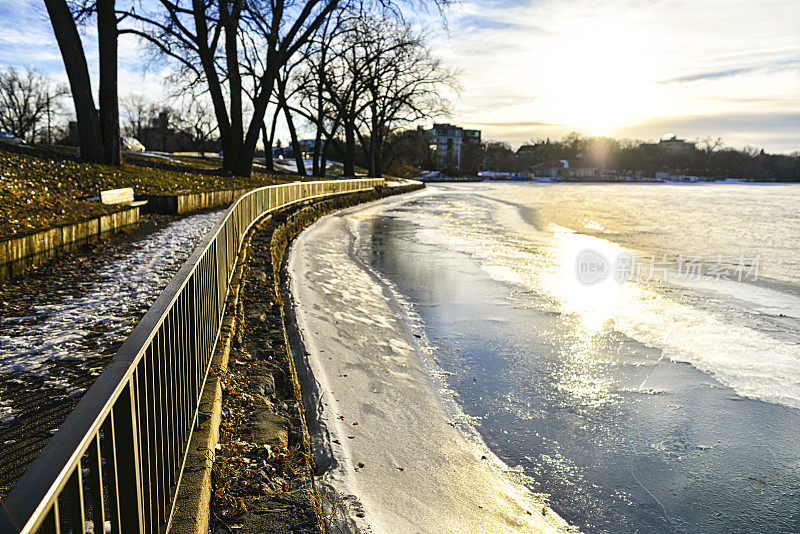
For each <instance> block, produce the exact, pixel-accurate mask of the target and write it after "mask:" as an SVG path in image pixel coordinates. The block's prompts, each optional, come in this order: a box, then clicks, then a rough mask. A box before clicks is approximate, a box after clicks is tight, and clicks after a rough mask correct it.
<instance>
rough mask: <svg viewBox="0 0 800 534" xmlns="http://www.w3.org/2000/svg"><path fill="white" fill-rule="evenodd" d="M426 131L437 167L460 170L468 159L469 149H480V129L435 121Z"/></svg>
mask: <svg viewBox="0 0 800 534" xmlns="http://www.w3.org/2000/svg"><path fill="white" fill-rule="evenodd" d="M427 132H428V134H429V135H430V136H431V150H432V151H433V161H434V164H435V165H436V168H437V169H459V170H460V169H461V168H462V167H464V166H465V164H466V160H467V159H469V155H468V153H469V152H470V151H471V150H472V151H475V152H477V151H479V150H480V146H481V131H480V130H466V129H464V128H462V127H461V126H455V125H453V124H444V123H442V124H439V123H437V124H434V125H433V128H432V129H430V130H427Z"/></svg>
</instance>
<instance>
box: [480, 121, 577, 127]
mask: <svg viewBox="0 0 800 534" xmlns="http://www.w3.org/2000/svg"><path fill="white" fill-rule="evenodd" d="M470 124H471V125H473V126H485V127H490V128H554V127H563V126H564V125H563V124H552V123H549V122H539V121H516V122H471V123H470Z"/></svg>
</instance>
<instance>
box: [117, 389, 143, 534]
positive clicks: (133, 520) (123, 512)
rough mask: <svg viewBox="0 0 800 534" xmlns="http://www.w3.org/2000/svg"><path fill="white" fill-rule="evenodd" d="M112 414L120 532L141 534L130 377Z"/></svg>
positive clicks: (137, 458) (133, 409) (133, 391)
mask: <svg viewBox="0 0 800 534" xmlns="http://www.w3.org/2000/svg"><path fill="white" fill-rule="evenodd" d="M112 413H113V414H114V419H113V425H114V453H115V455H116V458H115V459H114V460H115V461H114V463H115V465H116V468H117V495H118V496H119V519H120V522H121V526H122V529H121V530H122V532H124V533H125V534H128V533H129V532H133V533H137V532H138V533H139V534H141V533H142V494H141V491H140V488H141V485H140V482H139V474H140V470H139V451H138V444H139V438H138V436H137V434H138V432H139V429H138V428H137V424H136V423H137V422H136V398H135V389H134V384H133V378H131V379H130V380H129V381H128V384H126V387H125V388H124V389H123V390H122V393H121V394H120V396H119V398H118V399H117V402H116V403H115V404H114V407H113V408H112Z"/></svg>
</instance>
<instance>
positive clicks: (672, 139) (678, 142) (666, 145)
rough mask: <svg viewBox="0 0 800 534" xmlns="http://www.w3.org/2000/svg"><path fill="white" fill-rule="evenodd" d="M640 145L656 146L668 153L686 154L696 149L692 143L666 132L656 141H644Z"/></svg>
mask: <svg viewBox="0 0 800 534" xmlns="http://www.w3.org/2000/svg"><path fill="white" fill-rule="evenodd" d="M642 146H651V147H656V148H657V149H658V150H659V151H661V152H662V153H664V154H669V155H676V154H686V153H688V152H692V151H693V150H696V149H697V146H696V145H695V144H694V143H692V142H689V141H684V140H683V139H678V136H677V135H675V134H667V135H665V136H664V137H662V138H661V140H660V141H659V142H658V143H645V144H642Z"/></svg>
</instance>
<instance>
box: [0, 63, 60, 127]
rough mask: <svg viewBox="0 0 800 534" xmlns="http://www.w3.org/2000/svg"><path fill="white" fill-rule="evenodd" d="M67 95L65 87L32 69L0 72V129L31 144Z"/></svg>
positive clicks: (14, 69)
mask: <svg viewBox="0 0 800 534" xmlns="http://www.w3.org/2000/svg"><path fill="white" fill-rule="evenodd" d="M67 94H68V90H67V88H66V87H64V86H61V85H55V84H54V83H53V82H52V81H51V80H50V79H49V78H48V77H47V76H44V75H43V74H41V73H39V72H37V71H35V70H32V69H25V70H19V69H16V68H14V67H11V68H9V69H8V70H5V71H2V72H0V128H2V129H3V130H5V131H7V132H9V133H12V134H14V135H15V136H17V137H19V138H21V139H24V140H26V141H33V140H34V137H35V136H36V135H37V133H38V131H37V130H38V129H39V128H46V125H47V122H48V119H52V115H53V114H54V113H55V112H56V111H57V110H58V109H59V101H60V100H61V99H62V98H63V97H64V96H65V95H67Z"/></svg>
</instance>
